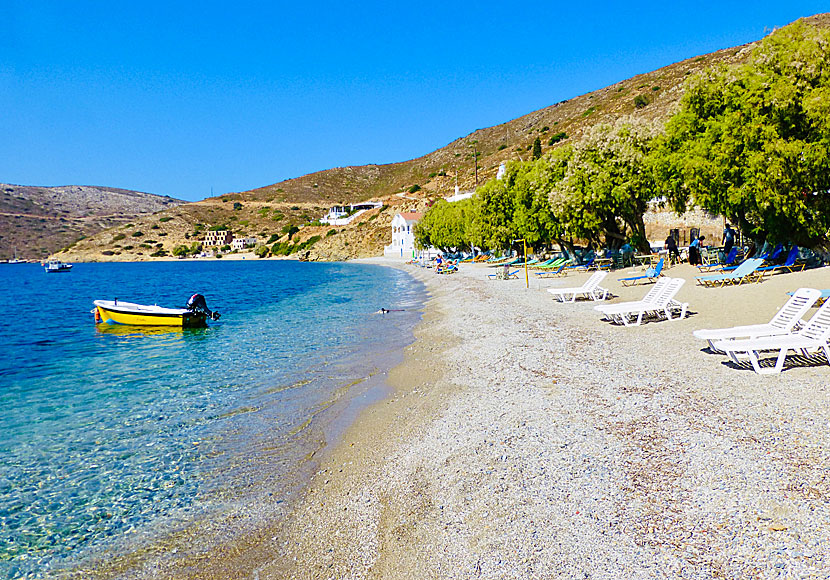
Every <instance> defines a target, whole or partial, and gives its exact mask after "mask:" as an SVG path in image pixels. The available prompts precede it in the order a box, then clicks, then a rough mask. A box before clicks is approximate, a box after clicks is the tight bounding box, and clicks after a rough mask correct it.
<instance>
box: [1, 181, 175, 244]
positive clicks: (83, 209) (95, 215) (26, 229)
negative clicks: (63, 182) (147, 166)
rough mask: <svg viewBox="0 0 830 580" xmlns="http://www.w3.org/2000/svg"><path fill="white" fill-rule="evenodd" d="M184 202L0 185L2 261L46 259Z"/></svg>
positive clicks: (88, 189)
mask: <svg viewBox="0 0 830 580" xmlns="http://www.w3.org/2000/svg"><path fill="white" fill-rule="evenodd" d="M182 203H185V202H184V201H182V200H178V199H173V198H170V197H163V196H160V195H152V194H149V193H140V192H138V191H128V190H125V189H114V188H112V187H94V186H87V185H67V186H62V187H31V186H25V185H11V184H6V183H0V259H8V258H11V257H13V255H14V253H15V252H16V253H17V255H18V257H19V258H26V259H42V258H45V257H46V256H48V255H50V254H52V253H54V252H56V251H57V250H59V249H61V248H63V247H66V246H68V245H69V244H71V243H73V242H75V241H77V240H78V239H79V238H83V237H89V236H93V235H95V234H97V233H98V232H101V231H103V230H106V229H109V228H112V227H114V226H118V225H120V224H124V223H126V222H127V221H128V220H130V219H133V217H134V216H137V215H138V216H141V215H148V214H152V213H155V212H158V211H163V210H165V209H168V208H172V207H176V206H178V205H180V204H182Z"/></svg>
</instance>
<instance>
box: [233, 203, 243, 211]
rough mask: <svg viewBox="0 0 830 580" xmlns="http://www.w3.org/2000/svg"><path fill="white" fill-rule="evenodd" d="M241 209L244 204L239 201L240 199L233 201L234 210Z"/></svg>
mask: <svg viewBox="0 0 830 580" xmlns="http://www.w3.org/2000/svg"><path fill="white" fill-rule="evenodd" d="M240 209H242V204H241V203H239V202H238V201H235V202H233V210H234V211H239V210H240Z"/></svg>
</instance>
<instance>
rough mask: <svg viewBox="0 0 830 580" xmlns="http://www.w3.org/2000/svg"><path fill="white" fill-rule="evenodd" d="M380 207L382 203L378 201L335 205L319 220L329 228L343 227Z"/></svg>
mask: <svg viewBox="0 0 830 580" xmlns="http://www.w3.org/2000/svg"><path fill="white" fill-rule="evenodd" d="M382 206H383V203H381V202H379V201H366V202H363V203H353V204H352V205H335V206H333V207H330V208H329V212H328V213H327V214H326V215H324V216H323V217H321V218H320V223H323V224H329V225H331V226H345V225H346V224H348V223H350V222H351V221H352V220H353V219H355V218H356V217H358V216H359V215H361V214H363V213H365V212H367V211H369V210H371V209H377V208H379V207H382Z"/></svg>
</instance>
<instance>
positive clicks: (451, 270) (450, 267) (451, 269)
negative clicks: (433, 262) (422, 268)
mask: <svg viewBox="0 0 830 580" xmlns="http://www.w3.org/2000/svg"><path fill="white" fill-rule="evenodd" d="M456 272H458V263H455V264H447V265H446V266H441V267H440V268H437V269H436V270H435V273H436V274H455V273H456Z"/></svg>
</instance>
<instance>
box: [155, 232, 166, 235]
mask: <svg viewBox="0 0 830 580" xmlns="http://www.w3.org/2000/svg"><path fill="white" fill-rule="evenodd" d="M156 235H157V236H166V235H167V232H159V233H157V234H156Z"/></svg>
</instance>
